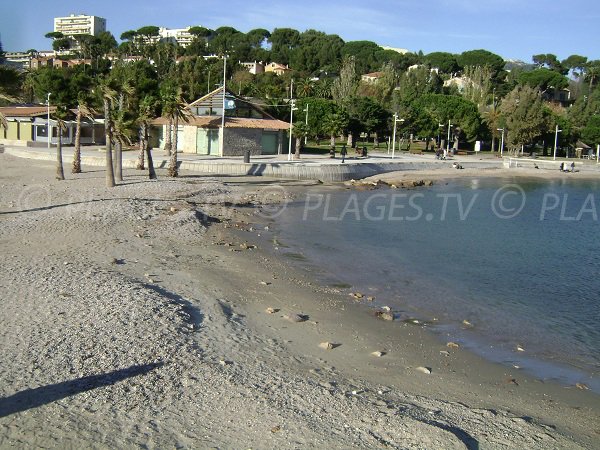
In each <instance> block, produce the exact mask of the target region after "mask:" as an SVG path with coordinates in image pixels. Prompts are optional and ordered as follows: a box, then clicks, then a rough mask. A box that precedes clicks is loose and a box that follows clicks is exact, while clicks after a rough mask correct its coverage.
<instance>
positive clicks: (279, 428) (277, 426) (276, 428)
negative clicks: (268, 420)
mask: <svg viewBox="0 0 600 450" xmlns="http://www.w3.org/2000/svg"><path fill="white" fill-rule="evenodd" d="M280 430H281V426H280V425H276V426H274V427H273V428H271V433H277V432H278V431H280Z"/></svg>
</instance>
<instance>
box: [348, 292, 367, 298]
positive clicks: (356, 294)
mask: <svg viewBox="0 0 600 450" xmlns="http://www.w3.org/2000/svg"><path fill="white" fill-rule="evenodd" d="M350 296H351V297H354V298H355V299H356V300H360V299H361V298H363V297H364V295H363V294H361V293H360V292H350Z"/></svg>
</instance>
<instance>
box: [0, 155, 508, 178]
mask: <svg viewBox="0 0 600 450" xmlns="http://www.w3.org/2000/svg"><path fill="white" fill-rule="evenodd" d="M5 152H6V153H7V154H11V155H14V156H18V157H21V158H32V159H43V160H54V159H55V158H56V149H55V148H51V149H50V150H48V149H47V148H31V147H5ZM73 152H74V148H73V147H72V146H68V147H63V162H64V163H65V164H70V163H71V162H72V161H73ZM152 156H153V160H154V166H155V167H156V168H165V167H167V165H168V164H169V160H168V157H167V156H166V155H165V153H164V151H163V150H154V151H153V154H152ZM177 158H178V160H179V167H180V169H183V170H189V171H192V172H198V173H209V174H215V175H232V176H241V175H256V176H269V177H275V178H292V179H299V180H321V181H346V180H350V179H360V178H365V177H368V176H372V175H377V174H379V173H385V172H392V171H396V170H424V169H438V168H440V169H441V168H446V167H450V166H451V164H452V161H440V160H436V159H435V157H434V156H433V155H432V154H431V155H430V154H425V155H412V154H408V153H397V154H396V157H395V158H392V157H391V156H390V155H388V154H387V153H377V152H373V153H371V154H369V157H368V158H354V157H350V158H347V159H346V162H345V163H343V164H342V162H341V159H340V158H339V157H337V158H335V159H332V158H329V156H328V155H303V156H302V159H300V160H292V161H288V160H287V155H274V156H257V157H252V158H251V162H250V163H244V161H243V158H242V157H225V158H219V157H214V156H201V155H194V154H186V153H179V154H178V155H177ZM81 159H82V164H83V165H88V166H104V164H105V158H104V148H103V147H84V148H82V152H81ZM455 160H456V161H458V162H460V164H461V165H463V166H465V167H467V166H468V167H473V166H476V167H481V168H498V167H502V160H500V159H498V158H493V157H492V158H490V157H487V158H481V159H480V158H477V157H474V156H457V157H455ZM136 161H137V151H126V152H123V167H127V168H134V167H135V165H136Z"/></svg>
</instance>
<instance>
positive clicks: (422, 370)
mask: <svg viewBox="0 0 600 450" xmlns="http://www.w3.org/2000/svg"><path fill="white" fill-rule="evenodd" d="M415 370H416V371H418V372H422V373H425V374H427V375H429V374H430V373H431V368H430V367H423V366H419V367H417V368H416V369H415Z"/></svg>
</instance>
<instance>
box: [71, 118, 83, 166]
mask: <svg viewBox="0 0 600 450" xmlns="http://www.w3.org/2000/svg"><path fill="white" fill-rule="evenodd" d="M71 172H72V173H81V110H80V109H79V107H78V108H77V127H76V128H75V153H74V154H73V168H72V170H71Z"/></svg>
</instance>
